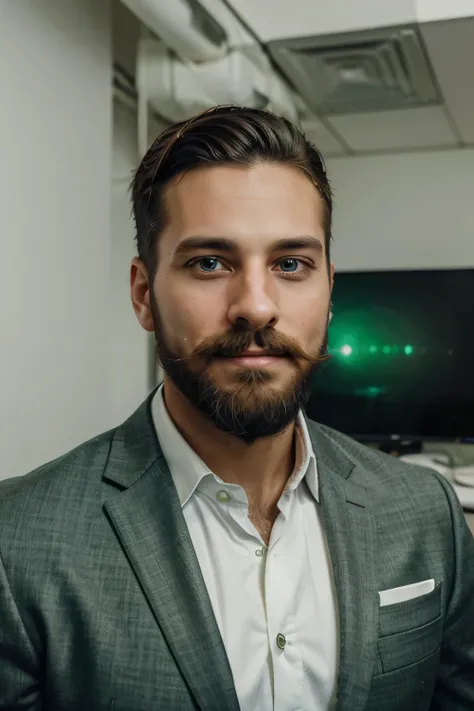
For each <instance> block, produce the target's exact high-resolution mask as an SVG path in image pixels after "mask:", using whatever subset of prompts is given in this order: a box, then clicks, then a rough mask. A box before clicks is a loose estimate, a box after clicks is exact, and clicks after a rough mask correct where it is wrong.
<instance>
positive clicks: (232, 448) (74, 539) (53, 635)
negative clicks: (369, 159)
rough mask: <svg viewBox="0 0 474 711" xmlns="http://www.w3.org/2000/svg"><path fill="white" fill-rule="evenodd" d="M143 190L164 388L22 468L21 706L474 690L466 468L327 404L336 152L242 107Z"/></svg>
mask: <svg viewBox="0 0 474 711" xmlns="http://www.w3.org/2000/svg"><path fill="white" fill-rule="evenodd" d="M133 203H134V214H135V220H136V229H137V244H138V257H137V258H136V259H134V260H133V264H132V269H131V295H132V302H133V307H134V309H135V313H136V315H137V317H138V320H139V322H140V324H141V325H142V326H143V328H144V329H146V330H147V331H152V332H154V333H155V336H156V343H157V352H158V358H159V361H160V363H161V364H162V366H163V369H164V373H165V376H164V386H163V387H160V388H159V389H158V390H157V391H156V392H154V393H152V394H151V396H150V397H149V398H148V400H147V401H146V402H145V403H144V404H143V405H142V406H141V407H140V408H139V410H138V411H137V412H136V413H135V414H134V415H132V416H131V417H130V419H129V420H128V421H127V422H125V424H123V425H122V426H120V427H118V428H117V429H115V430H112V431H111V432H107V433H105V434H102V435H100V436H98V437H96V438H95V439H93V440H92V441H90V442H87V443H85V444H83V445H81V446H80V447H78V448H77V449H76V450H75V451H73V452H71V453H69V454H67V455H65V456H63V457H61V458H60V459H58V460H56V461H55V462H52V463H50V464H47V465H46V466H43V467H42V468H41V469H39V470H37V471H36V472H33V473H32V474H29V475H28V476H26V477H23V478H20V479H16V480H7V481H4V482H2V484H1V487H0V551H1V555H2V562H3V565H2V567H1V574H0V709H2V710H4V711H5V710H6V709H9V711H13V710H16V709H48V711H76V710H77V711H79V710H81V711H85V709H87V710H88V711H99V710H105V709H107V710H112V709H113V711H151V709H162V710H163V711H191V710H196V709H201V711H237V710H238V709H239V708H240V709H241V710H242V711H257V710H258V711H271V710H272V711H273V710H275V711H295V710H296V709H301V710H303V709H304V710H305V711H326V710H327V709H333V708H336V709H338V711H346V710H347V711H349V709H350V710H351V711H363V710H365V711H395V710H397V711H399V710H400V709H404V710H407V711H409V710H413V711H415V709H416V710H417V711H418V710H422V711H423V710H424V711H426V710H427V709H430V710H431V711H438V710H439V711H455V710H456V711H461V710H464V709H474V542H473V539H472V536H471V534H470V533H469V531H468V528H467V526H466V524H465V522H464V519H463V514H462V511H461V509H460V506H459V503H458V501H457V499H456V498H455V496H454V494H453V491H452V489H451V488H450V486H449V485H448V484H447V483H446V482H445V481H444V480H443V479H442V477H440V476H439V475H437V474H436V473H430V472H428V471H423V470H419V469H416V468H414V467H408V466H406V465H403V464H402V463H400V462H399V461H398V460H397V459H395V458H391V457H389V456H387V455H384V454H381V453H378V452H376V451H371V450H369V449H366V448H364V447H363V446H361V445H359V444H357V443H356V442H354V441H352V440H350V439H349V438H347V437H345V436H343V435H341V434H339V433H337V432H334V431H332V430H330V429H328V428H327V427H324V426H321V425H318V424H316V423H314V422H310V421H308V420H307V419H306V418H305V416H304V415H303V414H302V411H303V409H304V405H305V401H306V397H307V394H308V381H309V378H310V376H312V375H313V374H314V372H315V370H316V369H317V368H318V366H319V365H320V363H321V362H322V361H324V359H325V357H326V344H327V331H328V324H329V321H330V299H331V290H332V283H333V267H332V265H331V263H330V254H329V249H330V236H331V214H332V198H331V190H330V187H329V183H328V179H327V176H326V172H325V169H324V165H323V163H322V160H321V157H320V155H319V154H318V152H317V151H316V150H315V148H314V147H312V146H311V145H310V144H309V143H308V142H307V141H306V140H305V138H304V136H303V135H302V134H301V133H300V132H299V131H298V130H297V129H296V128H294V127H293V126H292V125H290V124H289V123H288V122H286V121H284V120H283V119H280V118H277V117H275V116H273V115H271V114H269V113H266V112H263V111H257V110H249V109H239V108H236V107H227V108H226V107H221V108H217V109H214V110H212V111H209V112H206V113H205V114H203V115H200V116H198V117H196V118H194V119H193V120H191V121H189V122H187V123H184V124H180V125H178V126H173V127H171V128H169V129H167V130H166V131H165V132H164V134H163V135H162V136H160V137H159V138H158V139H157V141H156V142H155V143H154V145H153V146H152V147H151V149H150V150H149V152H148V153H147V155H146V156H145V158H144V160H143V162H142V164H141V166H140V167H139V169H138V171H137V173H136V176H135V178H134V182H133ZM321 377H324V373H322V375H321Z"/></svg>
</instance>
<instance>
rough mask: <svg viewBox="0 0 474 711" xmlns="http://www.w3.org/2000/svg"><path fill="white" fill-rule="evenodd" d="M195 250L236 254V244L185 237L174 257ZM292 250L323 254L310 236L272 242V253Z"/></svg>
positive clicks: (221, 240)
mask: <svg viewBox="0 0 474 711" xmlns="http://www.w3.org/2000/svg"><path fill="white" fill-rule="evenodd" d="M196 249H205V250H208V251H210V252H212V251H216V252H227V253H231V252H238V250H239V244H238V242H236V241H234V240H231V239H229V238H228V237H187V238H186V239H183V241H182V242H180V243H179V244H178V246H177V248H176V250H175V256H179V255H182V254H187V253H189V252H191V251H193V250H196ZM294 249H315V250H317V251H318V252H323V243H322V242H321V240H320V239H318V238H317V237H313V236H312V235H299V236H297V237H284V238H283V239H279V240H277V241H276V242H274V243H273V244H272V246H271V251H272V252H286V251H292V250H294Z"/></svg>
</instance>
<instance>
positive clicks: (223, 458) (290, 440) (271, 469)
mask: <svg viewBox="0 0 474 711" xmlns="http://www.w3.org/2000/svg"><path fill="white" fill-rule="evenodd" d="M164 395H165V403H166V409H167V411H168V413H169V415H170V417H171V419H172V420H173V422H174V424H175V426H176V427H177V428H178V430H179V431H180V433H181V435H182V436H183V437H184V439H185V440H186V441H187V443H188V444H189V445H190V447H192V449H193V450H194V451H195V452H196V454H197V455H198V456H199V457H200V458H201V459H202V461H203V462H205V464H206V465H207V466H208V467H209V469H210V470H211V471H212V472H213V473H214V474H216V475H217V476H218V477H220V478H221V479H222V481H225V482H226V483H228V484H238V485H239V486H242V487H243V489H244V490H245V492H246V494H247V497H248V499H249V501H252V502H253V505H255V506H256V507H258V508H262V509H270V508H272V507H273V506H275V505H276V503H277V501H278V499H279V498H280V496H281V493H282V492H283V490H284V488H285V486H286V483H287V481H288V479H289V477H290V475H291V473H292V472H293V469H294V466H295V424H294V423H292V424H291V425H289V426H288V427H287V428H286V429H285V430H283V432H280V433H278V434H277V435H274V436H273V437H265V438H262V439H259V440H256V441H254V442H252V443H250V444H248V443H246V442H244V441H243V440H242V439H240V438H239V437H235V436H234V435H231V434H229V433H227V432H223V431H222V430H220V429H219V428H218V427H216V426H215V425H214V424H213V423H212V422H211V421H210V420H208V418H207V417H205V415H203V414H202V413H201V412H200V411H199V410H197V408H195V407H194V406H193V405H192V404H191V403H190V402H189V401H188V400H187V399H186V398H185V397H184V395H183V394H182V393H181V391H180V390H179V389H178V388H177V387H176V386H175V385H174V383H173V382H172V381H171V380H170V379H169V378H167V377H166V376H165V381H164Z"/></svg>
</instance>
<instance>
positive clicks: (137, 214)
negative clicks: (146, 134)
mask: <svg viewBox="0 0 474 711" xmlns="http://www.w3.org/2000/svg"><path fill="white" fill-rule="evenodd" d="M259 163H279V164H284V165H289V166H294V167H297V168H300V169H301V170H302V171H303V172H304V173H305V174H306V175H307V176H308V178H309V179H310V180H311V181H312V182H313V184H314V185H315V187H316V188H317V189H318V191H319V193H320V195H321V198H322V200H323V203H324V234H325V246H326V255H327V261H328V263H329V248H330V241H331V224H332V210H333V202H332V191H331V186H330V183H329V180H328V177H327V175H326V168H325V164H324V160H323V158H322V156H321V154H320V152H319V151H318V150H317V149H316V148H315V147H314V146H313V145H312V144H311V143H310V142H309V141H308V140H307V139H306V137H305V135H304V134H303V133H302V131H300V130H299V129H298V128H297V127H296V126H294V125H293V124H292V123H291V122H290V121H288V120H287V119H285V118H282V117H280V116H276V115H275V114H273V113H271V112H269V111H264V110H262V109H250V108H242V107H238V106H216V107H214V108H212V109H209V110H208V111H205V112H204V113H202V114H199V115H198V116H195V117H193V118H192V119H190V120H189V121H183V122H181V123H177V124H174V125H173V126H170V127H169V128H167V129H166V130H165V131H163V133H162V134H161V135H159V136H158V138H157V139H156V140H155V142H154V143H153V145H152V146H151V148H150V149H149V150H148V152H147V153H146V155H145V157H144V158H143V160H142V162H141V164H140V166H139V168H138V170H137V171H136V173H135V175H134V178H133V181H132V184H131V191H132V202H133V215H134V219H135V227H136V242H137V248H138V256H139V258H140V259H141V260H142V261H143V262H144V264H145V266H146V267H147V269H148V270H149V272H151V273H154V271H155V269H156V256H157V249H156V241H157V237H158V235H159V234H160V232H161V230H162V229H163V226H164V223H165V209H164V201H163V191H164V189H165V187H166V186H167V185H168V184H169V183H170V181H171V180H172V179H173V178H174V177H176V176H178V175H180V174H183V173H186V172H188V171H190V170H193V169H197V168H203V167H205V166H217V165H244V166H252V165H257V164H259Z"/></svg>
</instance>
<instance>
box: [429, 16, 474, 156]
mask: <svg viewBox="0 0 474 711" xmlns="http://www.w3.org/2000/svg"><path fill="white" fill-rule="evenodd" d="M473 11H474V2H473ZM421 30H422V34H423V37H424V40H425V44H426V47H427V49H428V53H429V55H430V59H431V64H432V65H433V69H434V71H435V74H436V76H437V79H438V82H439V85H440V87H441V92H442V94H443V96H444V99H445V102H446V104H447V106H448V109H449V111H450V113H451V116H452V117H453V119H454V122H455V124H456V126H457V128H458V131H459V133H460V135H461V138H462V140H463V141H464V142H465V143H468V144H474V84H473V67H474V18H471V19H468V20H454V21H451V22H436V23H430V24H427V25H422V27H421Z"/></svg>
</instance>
